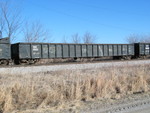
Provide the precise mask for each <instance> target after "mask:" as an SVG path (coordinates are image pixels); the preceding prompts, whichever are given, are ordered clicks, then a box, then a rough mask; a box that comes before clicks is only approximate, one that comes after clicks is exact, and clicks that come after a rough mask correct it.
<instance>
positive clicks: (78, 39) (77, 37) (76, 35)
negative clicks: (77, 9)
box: [72, 33, 81, 43]
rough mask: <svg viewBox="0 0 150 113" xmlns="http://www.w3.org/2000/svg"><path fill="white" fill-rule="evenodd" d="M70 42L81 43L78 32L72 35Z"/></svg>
mask: <svg viewBox="0 0 150 113" xmlns="http://www.w3.org/2000/svg"><path fill="white" fill-rule="evenodd" d="M72 43H81V38H80V36H79V34H78V33H75V34H74V35H72Z"/></svg>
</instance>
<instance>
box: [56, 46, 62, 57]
mask: <svg viewBox="0 0 150 113" xmlns="http://www.w3.org/2000/svg"><path fill="white" fill-rule="evenodd" d="M56 57H57V58H62V45H61V44H58V45H56Z"/></svg>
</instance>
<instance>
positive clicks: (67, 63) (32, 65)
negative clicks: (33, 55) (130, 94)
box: [0, 59, 150, 68]
mask: <svg viewBox="0 0 150 113" xmlns="http://www.w3.org/2000/svg"><path fill="white" fill-rule="evenodd" d="M148 60H150V59H142V60H141V59H132V60H110V59H109V60H108V59H106V60H101V61H86V62H80V61H76V62H61V63H60V62H54V63H48V64H31V65H27V64H26V65H16V64H13V65H4V66H3V65H0V68H14V67H34V66H53V65H71V64H88V63H91V64H94V63H116V62H130V61H131V62H132V61H148Z"/></svg>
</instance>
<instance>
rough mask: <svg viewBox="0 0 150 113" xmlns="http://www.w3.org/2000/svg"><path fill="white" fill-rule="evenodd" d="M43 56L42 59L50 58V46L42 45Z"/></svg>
mask: <svg viewBox="0 0 150 113" xmlns="http://www.w3.org/2000/svg"><path fill="white" fill-rule="evenodd" d="M41 53H42V55H41V58H48V45H47V44H42V52H41Z"/></svg>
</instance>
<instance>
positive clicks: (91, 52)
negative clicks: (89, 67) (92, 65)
mask: <svg viewBox="0 0 150 113" xmlns="http://www.w3.org/2000/svg"><path fill="white" fill-rule="evenodd" d="M87 50H88V51H87V54H88V57H92V56H93V51H92V50H93V47H92V45H87Z"/></svg>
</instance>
